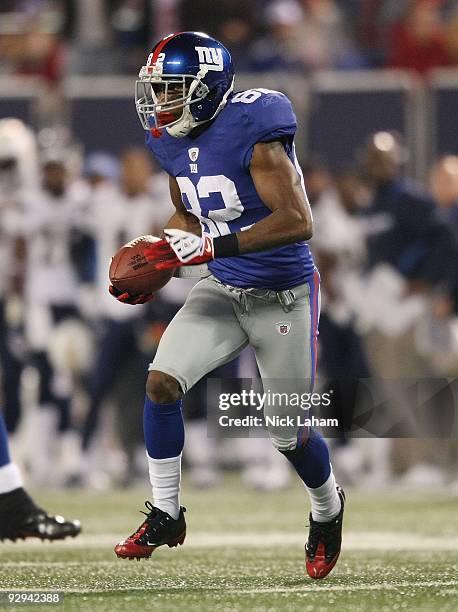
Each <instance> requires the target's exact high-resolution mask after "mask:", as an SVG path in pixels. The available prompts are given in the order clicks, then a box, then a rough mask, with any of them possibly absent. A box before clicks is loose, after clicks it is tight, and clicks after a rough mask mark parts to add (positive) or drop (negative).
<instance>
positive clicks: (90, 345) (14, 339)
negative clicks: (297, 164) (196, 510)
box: [0, 118, 458, 489]
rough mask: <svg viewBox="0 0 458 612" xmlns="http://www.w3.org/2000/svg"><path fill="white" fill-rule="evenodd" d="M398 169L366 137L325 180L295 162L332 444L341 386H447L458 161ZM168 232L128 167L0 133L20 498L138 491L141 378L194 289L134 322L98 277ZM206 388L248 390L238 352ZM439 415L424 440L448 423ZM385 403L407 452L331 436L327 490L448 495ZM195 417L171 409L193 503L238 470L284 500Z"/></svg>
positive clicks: (387, 146) (144, 162)
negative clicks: (439, 380)
mask: <svg viewBox="0 0 458 612" xmlns="http://www.w3.org/2000/svg"><path fill="white" fill-rule="evenodd" d="M407 153H408V152H407V150H406V148H405V144H404V143H403V141H402V138H401V137H400V136H399V135H398V134H396V133H391V132H380V133H376V134H373V135H372V136H371V137H370V138H369V139H368V140H367V141H366V142H364V143H361V150H360V152H359V157H358V159H355V160H354V163H353V167H352V168H351V169H348V170H345V172H344V173H342V174H341V175H339V176H333V175H331V173H330V172H329V170H328V169H327V167H326V164H325V162H324V161H323V160H321V159H316V158H313V157H310V158H309V159H304V160H302V165H303V169H304V177H305V183H306V186H307V190H308V195H309V199H310V202H311V205H312V210H313V213H314V218H315V233H314V237H313V239H312V241H311V244H312V250H313V253H314V257H315V259H316V261H317V264H318V265H319V267H320V271H321V276H322V318H321V323H320V338H319V369H318V374H319V376H320V377H321V378H322V379H323V380H324V381H326V382H325V383H324V384H325V385H327V386H328V387H329V388H333V389H334V391H335V396H334V398H333V402H332V409H331V413H330V414H329V415H328V416H337V417H338V418H339V419H340V422H341V423H342V424H343V425H344V426H346V425H347V426H348V424H350V425H351V420H352V418H353V416H352V410H353V407H354V404H355V393H356V386H355V381H356V380H357V379H360V378H369V377H374V378H376V379H378V380H380V381H382V382H381V384H383V379H390V378H394V379H399V378H405V379H411V378H414V379H423V378H425V379H426V378H429V377H449V378H451V379H453V378H456V376H457V373H458V317H457V312H458V309H457V302H458V300H457V288H458V281H457V270H458V266H457V261H458V257H457V242H458V157H457V156H453V155H450V156H446V157H444V158H441V159H438V160H437V161H436V162H435V163H434V165H433V167H432V168H431V171H430V177H429V183H428V184H425V185H423V186H421V185H414V184H411V183H410V182H409V181H408V180H406V179H405V178H403V168H404V162H405V160H406V157H407ZM170 215H171V204H170V198H169V195H168V179H167V177H166V176H165V175H164V173H162V172H161V171H158V169H157V168H155V167H154V165H153V162H152V159H151V156H150V155H149V153H147V152H146V150H143V149H142V148H139V149H129V150H126V151H125V152H124V153H123V154H122V155H121V157H120V158H119V159H118V158H116V157H114V156H113V155H111V154H110V153H109V152H107V151H100V152H96V153H91V154H90V155H88V156H84V154H83V150H82V148H81V147H80V146H79V145H78V143H76V142H74V141H73V140H72V138H71V135H70V134H69V133H68V132H67V131H66V130H65V129H63V128H56V129H50V128H46V129H45V130H43V131H41V132H39V133H38V134H35V133H34V132H32V130H31V129H29V128H28V127H26V126H25V124H23V123H22V122H21V121H19V120H18V119H14V118H5V119H1V120H0V227H1V242H0V249H1V253H2V268H1V273H0V289H1V293H0V339H1V340H0V359H1V375H2V379H1V380H2V405H3V408H4V413H5V417H6V422H7V426H8V429H9V431H10V433H11V438H12V445H13V452H15V454H16V459H17V460H18V461H20V462H21V461H22V462H23V464H24V465H25V466H26V469H27V470H28V473H29V474H30V476H31V477H32V482H33V483H34V484H35V485H41V486H68V487H70V486H80V485H84V486H92V487H94V488H102V489H103V488H105V487H108V486H111V485H113V484H116V483H122V484H126V483H133V482H135V478H136V475H138V476H141V477H143V475H144V469H145V467H144V448H143V440H142V432H141V411H142V404H143V397H144V384H145V377H146V370H147V365H148V363H149V362H150V361H151V360H152V357H153V356H154V352H155V350H156V347H157V344H158V342H159V339H160V337H161V334H162V332H163V331H164V329H165V327H166V326H167V324H168V322H169V321H170V320H171V318H172V317H173V316H174V314H175V313H176V311H177V310H178V308H179V307H180V306H181V305H182V304H183V302H184V300H185V298H186V295H187V293H188V291H189V289H190V287H191V286H192V284H193V283H194V282H195V280H191V279H172V281H170V283H169V284H168V285H167V286H166V287H165V288H164V289H163V290H162V291H160V292H159V294H158V295H157V297H156V299H155V300H154V301H153V302H152V303H151V304H148V305H145V306H128V305H124V304H119V303H118V302H116V300H114V299H113V298H112V297H111V296H110V295H109V294H108V291H107V288H108V266H109V261H110V258H111V256H112V255H113V254H114V253H115V252H116V251H117V250H118V248H119V247H120V246H121V245H123V244H125V243H126V242H127V241H129V240H131V239H133V238H135V237H137V236H138V235H142V234H145V233H153V234H156V235H158V234H160V232H161V229H162V228H163V227H164V225H165V223H166V222H167V220H168V219H169V217H170ZM213 375H215V376H221V377H229V378H233V377H237V376H240V377H243V378H249V377H251V376H255V377H256V376H257V369H256V366H255V363H254V359H253V356H252V354H251V353H250V352H249V351H246V352H245V353H243V354H242V356H241V357H240V358H239V359H238V360H237V361H235V362H232V363H230V364H228V365H227V366H224V368H223V369H222V370H220V371H218V372H216V373H214V374H213ZM321 390H324V389H321ZM388 393H389V391H388ZM441 397H442V396H440V394H439V401H438V402H437V404H436V405H435V408H436V410H437V412H436V413H435V414H434V418H433V420H432V421H431V427H432V428H433V429H432V430H431V432H433V431H434V422H436V421H437V420H439V421H440V420H441V419H443V418H446V417H447V415H448V416H450V415H449V410H450V405H449V404H444V403H443V402H442V400H441ZM442 399H443V398H442ZM445 399H447V398H445ZM455 401H456V398H455ZM389 403H390V405H389V406H388V408H387V406H386V405H385V406H380V407H378V408H377V410H378V416H379V417H380V418H382V417H383V418H386V419H387V423H388V426H387V431H389V429H390V427H391V424H392V423H396V422H397V420H398V418H399V417H402V420H404V421H405V420H406V418H407V420H409V418H410V419H411V420H413V426H412V427H413V429H412V428H410V429H409V432H410V433H409V435H412V436H413V438H411V439H402V438H399V439H394V440H390V439H388V438H386V439H372V438H370V437H369V438H368V439H361V440H351V439H349V438H348V436H347V435H346V434H345V433H344V432H342V434H341V435H339V436H338V437H337V438H334V439H333V440H332V444H333V445H334V446H335V451H334V464H335V470H336V473H338V475H339V478H340V479H341V480H342V481H346V482H351V483H354V484H362V483H370V484H372V485H377V486H379V485H387V484H392V483H393V482H402V483H405V484H412V485H419V486H424V485H425V484H426V485H431V486H435V485H447V483H449V484H450V483H451V482H453V481H454V478H455V477H456V472H455V471H454V470H456V464H457V459H458V457H457V444H456V440H455V441H454V440H451V439H440V438H437V439H434V438H431V439H429V440H428V439H415V437H417V438H427V437H428V434H429V433H431V432H429V431H428V430H425V429H424V421H423V422H422V423H419V422H418V423H416V422H415V419H416V417H415V411H416V410H417V408H418V406H416V405H412V400H411V398H409V396H408V395H406V396H405V397H403V395H402V393H399V392H396V397H391V398H390V402H389ZM207 409H208V411H217V410H218V407H217V406H211V405H208V406H207V398H206V394H205V381H203V382H202V383H200V384H199V385H197V386H196V387H195V388H194V389H193V390H192V391H191V392H190V393H188V395H187V397H186V401H185V408H184V413H185V415H186V418H187V421H188V422H187V443H186V449H185V452H186V455H185V457H186V460H187V464H188V466H189V467H190V473H191V478H192V481H193V482H194V483H195V484H196V486H201V487H207V486H211V485H212V484H214V483H215V482H217V479H218V471H219V469H221V468H224V467H242V469H243V474H244V478H245V481H246V483H247V484H248V485H249V486H256V487H259V488H266V487H267V488H275V487H282V486H285V485H286V484H287V483H288V481H289V478H290V473H289V468H288V466H287V462H285V461H284V460H283V457H281V456H280V454H278V453H276V451H274V450H273V449H272V448H271V445H270V442H269V441H268V440H267V439H262V438H252V439H240V440H236V439H234V438H229V439H226V440H224V439H222V440H218V439H215V438H211V437H208V436H207V422H206V415H207ZM455 411H456V409H455ZM416 426H418V427H419V429H418V431H416V430H415V427H416ZM421 427H423V429H421ZM455 485H456V483H455Z"/></svg>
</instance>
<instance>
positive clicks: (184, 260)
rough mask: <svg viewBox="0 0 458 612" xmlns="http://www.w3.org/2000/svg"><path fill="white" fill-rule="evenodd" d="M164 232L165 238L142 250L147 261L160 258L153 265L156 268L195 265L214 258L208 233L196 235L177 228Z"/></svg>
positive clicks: (211, 239) (211, 240)
mask: <svg viewBox="0 0 458 612" xmlns="http://www.w3.org/2000/svg"><path fill="white" fill-rule="evenodd" d="M164 234H165V240H160V241H158V242H154V243H152V244H151V246H147V247H145V250H144V255H145V257H146V259H147V260H148V261H156V260H158V259H159V260H161V261H160V262H159V263H157V264H156V266H155V267H156V268H157V269H158V270H164V269H166V268H176V267H178V266H197V265H200V264H203V263H206V262H207V261H211V260H212V259H214V252H213V238H212V237H211V236H209V235H208V234H205V235H204V236H197V235H196V234H192V233H191V232H185V231H183V230H179V229H166V230H164Z"/></svg>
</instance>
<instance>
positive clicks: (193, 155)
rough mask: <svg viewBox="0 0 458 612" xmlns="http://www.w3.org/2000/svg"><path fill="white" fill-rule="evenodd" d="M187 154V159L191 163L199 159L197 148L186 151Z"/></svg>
mask: <svg viewBox="0 0 458 612" xmlns="http://www.w3.org/2000/svg"><path fill="white" fill-rule="evenodd" d="M188 153H189V159H190V160H191V161H192V162H195V161H196V159H197V158H198V157H199V147H193V148H192V149H188Z"/></svg>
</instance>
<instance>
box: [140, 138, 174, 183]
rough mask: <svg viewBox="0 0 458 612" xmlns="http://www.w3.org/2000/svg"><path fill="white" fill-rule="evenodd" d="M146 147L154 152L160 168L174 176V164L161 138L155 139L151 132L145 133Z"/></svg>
mask: <svg viewBox="0 0 458 612" xmlns="http://www.w3.org/2000/svg"><path fill="white" fill-rule="evenodd" d="M145 145H146V147H147V148H148V149H149V150H150V151H151V152H152V154H153V155H154V159H155V160H156V161H157V163H158V164H159V166H160V167H161V168H162V169H163V170H165V171H166V172H167V173H168V174H170V175H173V168H172V163H171V161H170V159H169V156H168V155H167V151H166V149H165V147H164V145H163V144H162V142H161V138H155V137H154V136H153V135H152V134H151V132H149V131H145Z"/></svg>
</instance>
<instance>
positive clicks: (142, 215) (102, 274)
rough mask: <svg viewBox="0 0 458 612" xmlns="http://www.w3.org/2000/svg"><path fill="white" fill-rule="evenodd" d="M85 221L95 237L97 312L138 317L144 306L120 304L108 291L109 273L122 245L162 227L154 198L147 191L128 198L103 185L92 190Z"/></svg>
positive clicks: (106, 315)
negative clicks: (111, 262) (112, 260)
mask: <svg viewBox="0 0 458 612" xmlns="http://www.w3.org/2000/svg"><path fill="white" fill-rule="evenodd" d="M86 222H87V223H88V229H90V230H91V233H92V235H93V236H94V238H95V240H96V259H97V269H96V295H95V299H94V305H95V308H96V309H97V314H98V315H100V316H105V317H109V318H111V319H116V320H119V321H122V320H127V319H131V318H135V317H137V316H139V315H140V314H141V310H142V308H141V307H139V306H137V307H136V308H133V307H131V306H126V305H125V304H120V303H119V302H117V301H116V300H115V299H114V298H113V297H112V296H111V295H110V294H109V293H108V286H109V282H110V281H109V274H108V273H109V267H110V261H111V258H112V257H113V255H114V254H115V253H116V252H117V251H118V250H119V248H120V247H121V246H122V245H123V244H125V243H126V242H129V241H130V240H133V239H134V238H136V237H137V236H141V235H144V234H150V233H152V232H153V231H154V230H155V228H157V227H159V225H160V223H161V220H160V217H158V215H157V209H156V202H155V200H154V198H153V197H152V196H151V195H150V194H148V193H144V194H140V195H137V196H134V197H128V196H126V195H125V194H124V193H122V192H121V191H120V190H119V189H117V188H114V187H113V186H110V185H103V186H100V187H98V188H96V189H95V190H93V192H92V197H91V203H90V208H89V211H88V214H87V217H86Z"/></svg>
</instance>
